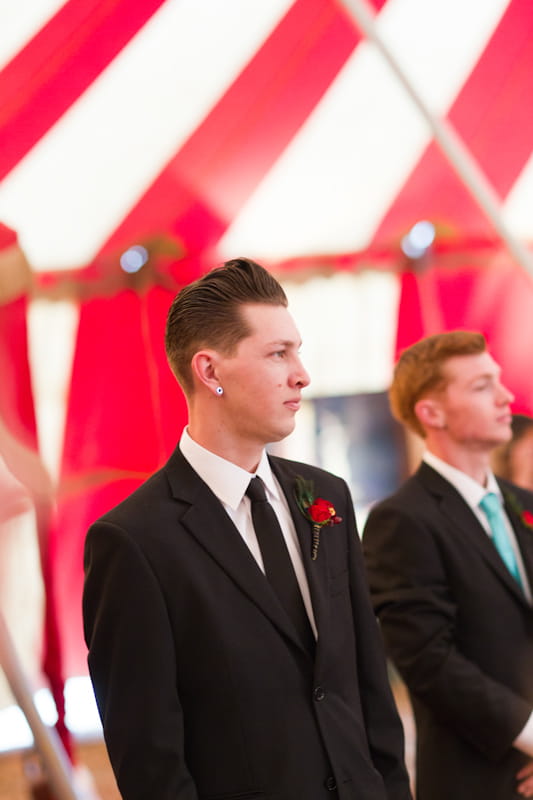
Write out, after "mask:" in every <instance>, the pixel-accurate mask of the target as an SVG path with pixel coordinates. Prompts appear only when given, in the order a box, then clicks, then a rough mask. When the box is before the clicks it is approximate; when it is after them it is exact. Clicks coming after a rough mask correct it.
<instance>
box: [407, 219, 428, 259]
mask: <svg viewBox="0 0 533 800" xmlns="http://www.w3.org/2000/svg"><path fill="white" fill-rule="evenodd" d="M434 240H435V226H434V225H433V223H432V222H428V221H427V220H421V221H420V222H417V223H416V224H415V225H413V227H412V228H411V230H410V231H409V233H407V234H406V235H405V236H404V237H403V239H402V244H401V247H402V250H403V252H404V253H405V255H406V256H407V257H408V258H420V257H421V256H423V255H424V253H425V252H426V250H428V248H429V247H431V245H432V244H433V242H434Z"/></svg>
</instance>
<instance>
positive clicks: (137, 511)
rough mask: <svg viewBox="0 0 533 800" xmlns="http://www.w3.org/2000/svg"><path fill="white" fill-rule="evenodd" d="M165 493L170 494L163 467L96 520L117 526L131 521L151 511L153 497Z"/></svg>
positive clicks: (159, 496) (161, 495)
mask: <svg viewBox="0 0 533 800" xmlns="http://www.w3.org/2000/svg"><path fill="white" fill-rule="evenodd" d="M167 495H168V496H170V490H169V484H168V480H167V477H166V475H165V472H164V469H160V470H158V471H157V472H155V473H154V474H153V475H151V476H150V477H149V478H147V479H146V480H145V481H144V482H143V483H141V485H140V486H138V487H137V489H135V490H134V491H133V492H131V494H129V495H128V496H127V497H125V498H124V499H123V500H121V502H120V503H117V505H115V506H113V508H111V509H109V511H107V512H106V513H105V514H103V515H102V516H101V517H100V518H99V519H97V520H96V522H110V523H113V524H115V525H119V526H121V525H124V524H125V523H126V522H128V523H131V521H132V520H133V519H136V518H140V517H142V516H144V512H145V511H148V512H153V509H154V500H155V498H161V497H164V496H167Z"/></svg>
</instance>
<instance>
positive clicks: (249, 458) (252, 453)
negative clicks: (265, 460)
mask: <svg viewBox="0 0 533 800" xmlns="http://www.w3.org/2000/svg"><path fill="white" fill-rule="evenodd" d="M187 431H188V433H189V436H190V437H191V439H193V440H194V441H195V442H196V443H197V444H199V445H201V447H205V449H206V450H209V451H210V452H211V453H214V454H215V455H217V456H220V458H224V459H226V461H231V462H232V464H236V465H237V466H238V467H241V468H242V469H245V470H246V471H247V472H255V470H256V469H257V467H258V465H259V462H260V460H261V456H262V454H263V450H264V446H262V445H261V444H255V443H249V442H243V441H241V440H237V439H236V438H235V437H234V436H232V435H228V433H227V431H224V430H223V429H215V430H213V429H212V428H211V426H209V425H207V426H206V425H195V424H194V422H193V421H192V420H189V424H188V426H187Z"/></svg>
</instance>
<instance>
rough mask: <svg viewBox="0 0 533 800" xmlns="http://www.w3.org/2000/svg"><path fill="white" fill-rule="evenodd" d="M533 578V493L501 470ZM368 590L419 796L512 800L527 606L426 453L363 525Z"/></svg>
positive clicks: (532, 695) (530, 658)
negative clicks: (411, 748)
mask: <svg viewBox="0 0 533 800" xmlns="http://www.w3.org/2000/svg"><path fill="white" fill-rule="evenodd" d="M499 484H500V488H501V489H502V491H503V494H504V497H505V498H506V511H507V513H508V515H509V518H510V520H511V523H512V525H513V529H514V531H515V534H516V538H517V541H518V544H519V547H520V550H521V553H522V557H523V560H524V565H525V568H526V571H527V574H528V577H529V581H530V583H531V585H532V586H533V529H531V528H530V527H528V526H527V525H526V524H525V523H524V522H523V520H522V519H521V513H520V508H523V509H524V510H530V511H533V495H532V494H531V493H529V492H527V491H524V490H523V489H520V488H518V487H516V486H513V485H512V484H509V483H507V482H505V481H499ZM363 550H364V555H365V559H366V565H367V570H368V575H369V582H370V589H371V595H372V599H373V604H374V608H375V611H376V613H377V615H378V617H379V620H380V623H381V628H382V632H383V636H384V638H385V642H386V646H387V650H388V652H389V654H390V656H391V658H392V660H393V661H394V663H395V665H396V666H397V668H398V670H399V672H400V673H401V675H402V676H403V678H404V680H405V682H406V685H407V687H408V689H409V692H410V696H411V699H412V703H413V709H414V714H415V718H416V728H417V770H416V779H417V797H418V798H419V799H420V800H450V799H451V798H453V800H486V799H487V798H490V800H511V798H514V797H519V795H518V794H515V787H516V785H517V782H516V777H515V775H516V772H517V771H518V769H519V768H520V767H521V766H522V765H523V764H524V763H526V762H527V761H528V758H527V756H525V755H523V754H521V753H520V752H519V751H518V750H516V749H514V748H513V747H512V742H513V741H514V739H515V738H516V736H517V735H518V733H519V732H520V731H521V730H522V728H523V726H524V724H525V723H526V721H527V719H528V717H529V714H530V713H531V710H532V709H533V609H532V607H531V605H530V604H529V602H528V601H527V600H526V598H525V596H524V594H523V592H522V590H521V589H520V587H519V586H518V584H517V582H516V581H515V580H514V579H513V578H512V577H511V575H510V573H509V571H508V570H507V568H506V567H505V565H504V563H503V561H502V559H501V557H500V556H499V554H498V552H497V551H496V548H495V547H494V545H493V543H492V541H491V539H490V537H489V536H488V535H487V533H486V532H485V530H484V529H483V527H482V525H481V524H480V522H479V521H478V519H477V518H476V516H475V514H474V513H473V512H472V511H471V509H470V508H469V506H468V505H467V503H466V502H465V501H464V500H463V498H462V497H461V495H460V494H459V493H458V492H457V491H456V489H455V488H454V487H453V486H452V485H451V484H450V483H449V482H448V481H447V480H445V479H444V478H443V477H442V476H441V475H440V474H438V473H437V472H436V471H435V470H433V469H432V468H431V467H430V466H429V465H427V464H425V463H422V465H421V466H420V468H419V469H418V471H417V472H416V474H415V475H414V476H412V477H411V478H410V479H409V480H408V481H407V482H406V483H405V484H404V485H403V486H402V487H401V488H400V489H399V490H398V491H397V492H396V493H395V494H394V495H393V496H391V497H389V498H388V499H386V500H384V501H383V502H381V503H379V504H377V506H375V507H374V508H373V510H372V511H371V513H370V514H369V517H368V520H367V523H366V525H365V530H364V533H363Z"/></svg>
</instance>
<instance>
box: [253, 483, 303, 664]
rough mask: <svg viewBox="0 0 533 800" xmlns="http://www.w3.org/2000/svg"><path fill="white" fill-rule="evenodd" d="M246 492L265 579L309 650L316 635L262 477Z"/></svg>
mask: <svg viewBox="0 0 533 800" xmlns="http://www.w3.org/2000/svg"><path fill="white" fill-rule="evenodd" d="M246 494H247V495H248V497H249V498H250V500H251V505H252V521H253V523H254V530H255V535H256V536H257V541H258V543H259V548H260V550H261V555H262V557H263V564H264V567H265V573H266V576H267V578H268V581H269V583H270V585H271V586H272V588H273V589H274V591H275V593H276V594H277V596H278V599H279V600H280V602H281V604H282V606H283V607H284V609H285V611H286V612H287V613H288V615H289V617H290V618H291V620H292V622H293V623H294V625H295V626H296V630H297V631H298V633H299V635H300V638H301V640H302V642H303V643H304V644H305V645H306V647H307V649H308V650H309V652H311V653H312V652H313V651H314V647H315V637H314V635H313V631H312V630H311V625H310V623H309V617H308V616H307V612H306V610H305V606H304V602H303V600H302V594H301V592H300V587H299V586H298V581H297V580H296V575H295V572H294V568H293V566H292V561H291V558H290V556H289V551H288V550H287V545H286V544H285V539H284V537H283V533H282V531H281V528H280V525H279V522H278V518H277V517H276V513H275V511H274V509H273V508H272V506H271V505H270V503H269V502H268V500H267V498H266V494H265V487H264V486H263V481H262V480H261V478H252V480H251V481H250V483H249V486H248V488H247V490H246Z"/></svg>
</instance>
